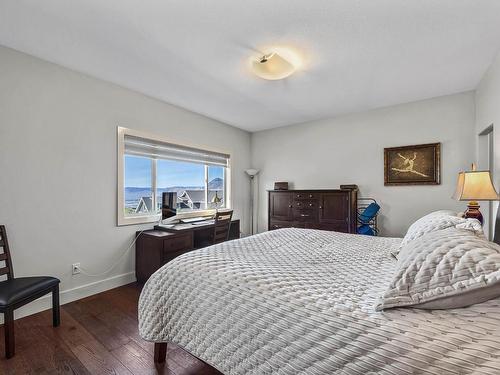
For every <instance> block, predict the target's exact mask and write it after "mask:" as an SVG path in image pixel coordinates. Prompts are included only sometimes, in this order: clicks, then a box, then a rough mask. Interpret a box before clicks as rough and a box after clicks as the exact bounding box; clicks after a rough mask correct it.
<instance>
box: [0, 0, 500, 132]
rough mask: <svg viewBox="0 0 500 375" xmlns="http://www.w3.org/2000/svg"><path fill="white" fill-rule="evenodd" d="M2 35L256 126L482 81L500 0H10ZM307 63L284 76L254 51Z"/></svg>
mask: <svg viewBox="0 0 500 375" xmlns="http://www.w3.org/2000/svg"><path fill="white" fill-rule="evenodd" d="M0 44H3V45H5V46H8V47H11V48H14V49H17V50H20V51H23V52H26V53H29V54H32V55H35V56H38V57H41V58H43V59H46V60H49V61H52V62H55V63H58V64H60V65H63V66H66V67H69V68H72V69H75V70H77V71H81V72H84V73H87V74H90V75H92V76H95V77H98V78H102V79H105V80H107V81H111V82H114V83H117V84H120V85H122V86H125V87H128V88H131V89H134V90H137V91H139V92H142V93H144V94H147V95H150V96H152V97H156V98H158V99H161V100H164V101H166V102H169V103H172V104H176V105H178V106H181V107H184V108H187V109H189V110H191V111H194V112H198V113H201V114H204V115H206V116H209V117H212V118H215V119H218V120H220V121H223V122H226V123H228V124H231V125H235V126H237V127H239V128H242V129H246V130H249V131H256V130H260V129H266V128H272V127H277V126H283V125H288V124H292V123H298V122H304V121H309V120H314V119H319V118H325V117H332V116H337V115H340V114H345V113H350V112H358V111H363V110H367V109H371V108H376V107H381V106H388V105H392V104H397V103H404V102H410V101H414V100H420V99H425V98H430V97H435V96H440V95H445V94H451V93H456V92H461V91H466V90H470V89H473V88H475V87H476V85H477V83H478V82H479V80H480V78H481V76H482V75H483V74H484V72H485V71H486V69H487V67H488V66H489V64H490V63H491V61H492V60H493V58H494V56H495V54H496V52H497V51H498V49H499V48H500V1H499V0H272V1H270V0H198V1H194V0H182V1H179V0H177V1H173V0H161V1H160V0H141V1H138V0H73V1H68V0H43V1H40V0H2V1H1V2H0ZM272 45H279V46H291V47H293V48H296V49H298V50H300V51H301V52H302V53H303V54H304V56H305V57H306V59H307V60H308V61H307V64H306V65H305V66H304V68H303V69H302V70H301V71H299V72H298V73H296V74H294V75H292V76H291V77H289V78H287V79H285V80H282V81H265V80H262V79H260V78H257V77H256V76H254V75H253V74H252V73H251V72H250V71H249V70H248V66H247V62H248V58H249V57H251V56H254V55H255V56H257V55H259V54H260V53H261V52H266V47H269V46H272Z"/></svg>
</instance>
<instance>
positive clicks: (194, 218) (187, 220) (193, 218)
mask: <svg viewBox="0 0 500 375" xmlns="http://www.w3.org/2000/svg"><path fill="white" fill-rule="evenodd" d="M207 220H210V218H209V217H201V216H200V217H190V218H188V219H181V220H180V221H181V223H184V224H189V223H196V222H197V221H207Z"/></svg>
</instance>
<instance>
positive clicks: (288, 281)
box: [139, 228, 500, 375]
mask: <svg viewBox="0 0 500 375" xmlns="http://www.w3.org/2000/svg"><path fill="white" fill-rule="evenodd" d="M400 242H401V239H399V238H382V237H369V236H359V235H353V234H344V233H337V232H327V231H319V230H309V229H295V228H290V229H280V230H275V231H270V232H266V233H262V234H258V235H255V236H251V237H247V238H243V239H239V240H235V241H230V242H224V243H222V244H218V245H215V246H211V247H208V248H205V249H201V250H197V251H194V252H191V253H188V254H185V255H182V256H180V257H178V258H176V259H175V260H173V261H172V262H170V263H168V264H166V265H165V266H164V267H163V268H161V269H160V270H158V271H157V272H156V273H155V274H153V276H152V277H151V278H150V279H149V280H148V282H147V283H146V285H145V286H144V289H143V291H142V294H141V297H140V300H139V331H140V334H141V336H142V337H143V338H144V339H145V340H148V341H152V342H155V343H156V345H155V350H156V353H155V354H156V356H155V358H156V360H157V361H161V360H162V358H161V357H162V356H163V357H164V352H163V351H164V349H166V347H165V345H164V343H167V342H173V343H175V344H177V345H179V346H181V347H182V348H184V349H185V350H186V351H188V352H190V353H191V354H193V355H194V356H196V357H198V358H199V359H201V360H203V361H204V362H206V363H208V364H209V365H211V366H212V367H214V368H215V369H217V370H219V371H221V372H222V373H224V374H259V375H262V374H336V373H338V374H367V373H379V374H412V373H429V374H468V373H474V374H493V373H499V369H500V299H498V298H497V299H492V300H489V301H487V302H484V303H481V304H476V305H473V306H470V307H466V308H460V309H452V310H421V309H420V310H419V309H414V308H396V309H390V310H385V311H382V312H377V311H375V309H374V305H375V303H376V301H377V299H378V298H379V296H380V295H381V294H382V293H383V291H384V289H385V287H386V286H387V284H388V283H389V280H390V277H391V275H392V274H393V271H394V267H395V264H396V260H395V259H394V258H393V257H392V256H391V254H390V253H391V251H392V250H394V249H395V248H397V247H398V246H399V244H400Z"/></svg>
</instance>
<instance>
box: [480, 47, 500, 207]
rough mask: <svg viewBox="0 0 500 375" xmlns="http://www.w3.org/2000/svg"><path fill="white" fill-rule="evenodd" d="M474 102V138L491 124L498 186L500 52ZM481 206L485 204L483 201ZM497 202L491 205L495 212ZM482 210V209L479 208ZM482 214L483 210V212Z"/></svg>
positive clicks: (499, 153)
mask: <svg viewBox="0 0 500 375" xmlns="http://www.w3.org/2000/svg"><path fill="white" fill-rule="evenodd" d="M475 94H476V95H475V102H476V134H475V136H476V139H477V136H478V135H479V134H480V133H481V132H482V131H483V130H484V129H486V128H487V127H489V126H490V125H493V137H494V142H493V149H494V158H493V159H494V160H493V165H494V171H493V180H494V183H495V186H496V187H497V190H498V188H499V187H500V128H499V126H500V54H498V55H497V56H496V58H495V60H494V61H493V63H492V64H491V66H490V67H489V69H488V71H487V72H486V73H485V75H484V77H483V78H482V80H481V82H480V83H479V85H478V87H477V89H476V92H475ZM477 146H478V150H477V151H478V159H480V157H479V156H480V155H481V154H482V153H483V150H482V149H479V148H483V147H485V143H484V142H479V141H478V142H477ZM482 206H486V203H485V202H484V203H483V204H482ZM497 207H498V204H494V205H493V212H494V213H496V210H497ZM481 211H483V210H481ZM483 214H484V212H483Z"/></svg>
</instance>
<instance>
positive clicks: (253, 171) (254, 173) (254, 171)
mask: <svg viewBox="0 0 500 375" xmlns="http://www.w3.org/2000/svg"><path fill="white" fill-rule="evenodd" d="M245 172H246V174H247V175H248V176H249V177H250V215H251V216H250V217H251V220H250V223H251V234H254V231H253V206H254V204H253V195H254V188H253V184H254V182H253V180H254V178H255V176H257V174H258V173H259V170H258V169H247V170H246V171H245Z"/></svg>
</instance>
